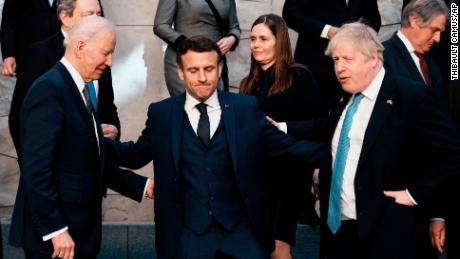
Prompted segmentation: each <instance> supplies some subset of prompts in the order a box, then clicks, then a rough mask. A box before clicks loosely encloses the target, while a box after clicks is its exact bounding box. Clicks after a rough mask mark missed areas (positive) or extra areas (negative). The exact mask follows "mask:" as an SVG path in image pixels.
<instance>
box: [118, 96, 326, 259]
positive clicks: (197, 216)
mask: <svg viewBox="0 0 460 259" xmlns="http://www.w3.org/2000/svg"><path fill="white" fill-rule="evenodd" d="M218 98H219V103H220V107H221V110H222V115H221V119H220V125H219V127H221V128H222V129H223V131H222V132H221V134H219V128H218V129H217V131H216V133H215V134H214V136H213V137H212V139H211V141H210V144H209V146H208V149H211V150H213V149H214V148H215V149H216V150H215V151H214V150H213V151H212V152H211V151H210V154H209V155H210V156H212V157H213V159H209V160H206V161H204V162H203V163H204V164H202V163H201V162H200V161H201V160H196V161H198V162H193V161H195V160H193V159H191V155H193V154H197V152H199V151H197V152H194V151H193V150H192V149H199V148H200V145H199V143H197V140H198V138H197V135H196V134H195V133H194V132H193V131H192V129H191V126H190V123H189V120H188V116H187V115H186V113H185V112H184V103H185V93H184V94H182V95H179V96H175V97H172V98H169V99H167V100H165V101H162V102H159V103H154V104H151V105H150V107H149V110H148V119H147V122H146V128H145V129H144V130H143V132H142V135H141V136H140V137H139V139H138V141H137V142H136V143H133V142H127V143H122V144H121V145H118V144H116V143H115V144H113V145H111V146H112V147H113V148H114V150H113V152H117V156H118V157H119V162H120V164H121V165H125V166H129V167H133V166H136V165H137V166H141V165H144V164H145V163H147V162H148V161H150V160H152V159H153V161H154V171H155V190H154V191H155V194H154V196H155V226H156V227H155V231H156V239H155V242H156V252H157V256H158V258H161V259H164V258H172V257H173V256H174V254H175V253H176V251H177V250H178V249H179V248H178V241H179V238H180V237H181V233H182V231H183V230H184V229H185V228H187V229H189V230H191V231H192V232H194V233H202V231H203V230H204V229H205V228H206V227H207V226H208V224H209V221H211V220H212V221H214V220H215V221H217V222H219V223H220V224H221V225H222V226H223V227H224V228H227V227H229V228H234V227H235V225H237V224H238V223H237V222H238V221H241V220H243V222H244V221H245V220H247V221H248V223H249V225H250V226H251V229H252V231H253V232H254V235H255V237H256V239H257V240H258V242H259V243H260V244H261V245H262V246H263V249H264V250H265V252H266V253H267V255H268V254H269V253H270V252H271V251H272V250H273V248H274V239H273V234H272V231H273V230H272V226H273V225H272V223H271V219H270V215H271V212H270V208H269V201H268V199H267V196H266V194H267V192H266V187H267V186H266V182H265V180H266V175H264V172H263V170H261V169H262V163H263V161H262V160H261V157H262V153H263V152H264V153H267V154H270V155H285V156H286V155H291V156H295V155H297V156H299V155H300V156H302V157H305V159H306V161H311V162H313V161H314V162H318V160H319V159H320V157H321V156H322V154H323V153H324V146H322V145H319V144H313V143H307V142H296V141H294V140H293V139H292V138H290V137H288V136H287V135H285V134H284V133H282V132H280V131H278V130H277V129H276V128H274V127H273V126H272V125H270V124H268V122H267V121H266V120H265V118H264V116H263V114H262V113H261V112H260V111H259V110H258V108H257V102H256V100H255V99H254V98H253V97H248V96H239V95H235V94H231V93H224V92H218ZM218 141H221V144H219V145H215V144H213V142H218ZM222 142H223V143H222ZM219 150H220V151H219ZM210 156H207V157H210ZM219 157H220V158H225V159H221V160H222V161H223V164H219V165H213V163H215V161H219V160H216V159H219ZM197 159H201V158H199V156H198V158H197ZM193 166H197V168H193ZM202 167H204V168H202ZM203 173H204V174H206V175H208V174H213V175H209V177H211V178H212V179H214V177H221V176H222V175H225V176H226V177H227V179H228V181H217V185H218V186H219V184H221V185H220V186H225V187H224V188H225V192H220V194H216V195H215V198H213V196H211V197H209V199H210V200H211V201H209V204H210V205H209V207H208V205H207V204H208V203H207V202H206V201H207V198H208V197H207V196H205V197H204V199H203V200H202V199H201V198H203V197H202V196H198V197H197V196H195V197H196V198H194V199H189V198H190V197H192V196H191V195H189V193H187V192H188V191H189V190H190V188H188V187H187V186H185V185H194V186H195V183H194V179H191V178H195V177H199V176H197V175H200V174H201V175H202V174H203ZM280 173H282V172H280ZM195 180H196V179H195ZM210 182H211V183H212V185H213V186H214V183H215V182H214V181H210ZM203 188H206V187H201V188H197V189H196V192H202V191H203ZM210 188H211V187H210ZM232 188H233V189H232ZM216 189H217V187H216ZM221 189H222V188H219V189H218V190H221ZM204 190H206V189H204ZM230 190H233V191H230ZM200 197H201V198H200ZM203 201H204V202H203ZM192 204H196V206H195V205H192ZM197 210H200V211H201V213H200V211H197ZM208 210H209V214H208ZM212 215H214V216H212ZM184 231H185V230H184ZM235 249H238V248H235Z"/></svg>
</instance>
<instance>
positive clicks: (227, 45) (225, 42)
mask: <svg viewBox="0 0 460 259" xmlns="http://www.w3.org/2000/svg"><path fill="white" fill-rule="evenodd" d="M235 41H236V39H235V37H234V36H231V35H230V36H228V37H223V38H222V39H220V40H219V41H218V42H217V46H219V48H220V52H222V55H225V54H227V52H228V51H229V50H230V49H231V48H232V46H233V44H235Z"/></svg>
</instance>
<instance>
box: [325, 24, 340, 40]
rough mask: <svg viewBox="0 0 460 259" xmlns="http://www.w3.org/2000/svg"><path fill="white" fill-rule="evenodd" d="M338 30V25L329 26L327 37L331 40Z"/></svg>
mask: <svg viewBox="0 0 460 259" xmlns="http://www.w3.org/2000/svg"><path fill="white" fill-rule="evenodd" d="M337 30H338V28H337V27H334V26H331V28H329V30H328V31H327V38H328V39H329V40H331V39H332V37H334V35H335V34H336V33H337Z"/></svg>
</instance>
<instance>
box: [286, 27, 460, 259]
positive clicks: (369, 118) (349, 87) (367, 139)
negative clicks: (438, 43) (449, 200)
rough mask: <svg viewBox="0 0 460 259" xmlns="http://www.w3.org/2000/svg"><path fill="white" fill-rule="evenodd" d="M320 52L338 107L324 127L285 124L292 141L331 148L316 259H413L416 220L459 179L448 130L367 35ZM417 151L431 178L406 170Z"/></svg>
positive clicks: (430, 98) (457, 151)
mask: <svg viewBox="0 0 460 259" xmlns="http://www.w3.org/2000/svg"><path fill="white" fill-rule="evenodd" d="M326 52H327V54H328V55H330V56H331V58H332V60H333V61H334V67H335V73H336V76H337V78H338V80H339V82H340V83H341V85H342V90H343V91H342V93H341V94H340V96H339V97H340V98H339V99H338V103H337V104H336V105H335V106H334V109H333V110H332V112H331V115H330V117H329V118H328V119H327V120H323V121H314V122H297V123H295V122H291V123H287V133H288V134H290V135H293V136H297V137H303V138H305V137H312V136H316V137H318V136H321V134H322V137H323V138H324V139H325V140H327V141H328V142H329V143H330V154H329V156H327V159H325V163H324V165H323V166H322V167H321V171H320V202H321V249H320V252H321V258H328V259H336V258H358V259H396V258H405V259H416V258H421V257H420V254H418V252H419V250H418V249H419V248H420V247H418V244H417V240H418V238H417V236H418V235H423V234H425V235H426V232H427V230H426V228H423V227H421V223H422V222H421V215H422V213H421V212H422V211H423V210H424V209H425V208H426V206H427V205H429V204H430V203H431V202H432V200H433V198H434V197H435V196H436V194H437V193H439V192H440V190H441V189H442V187H444V185H445V184H446V183H447V181H448V180H451V179H453V178H454V177H455V176H456V175H457V174H458V172H459V171H460V138H459V136H458V134H457V131H456V128H455V126H454V125H453V123H452V121H451V120H450V119H449V117H448V115H447V113H446V111H445V110H444V109H443V106H442V104H440V103H439V101H438V100H437V98H436V97H435V96H434V94H433V93H432V92H431V91H429V89H427V88H426V87H424V86H423V84H420V83H417V82H415V81H412V80H410V79H407V78H404V77H397V76H395V75H393V74H392V73H391V72H388V71H386V70H385V69H384V68H383V57H382V52H383V46H382V45H381V44H380V42H379V40H378V38H377V33H376V32H375V31H374V30H372V29H371V28H370V27H368V26H366V25H363V24H360V23H351V24H346V25H344V26H342V27H341V28H340V29H339V30H338V32H337V34H336V35H335V36H334V37H333V38H332V40H331V42H330V43H329V45H328V48H327V51H326ZM425 152H430V153H431V154H433V158H434V159H436V160H437V161H439V164H437V166H438V167H437V168H436V170H432V171H430V172H421V171H420V170H418V168H417V167H414V165H417V164H418V163H419V160H420V159H421V157H423V156H422V155H423V154H424V153H425Z"/></svg>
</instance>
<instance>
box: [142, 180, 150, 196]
mask: <svg viewBox="0 0 460 259" xmlns="http://www.w3.org/2000/svg"><path fill="white" fill-rule="evenodd" d="M149 183H150V179H149V178H147V181H145V186H144V192H143V194H144V199H147V187H148V186H149Z"/></svg>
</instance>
